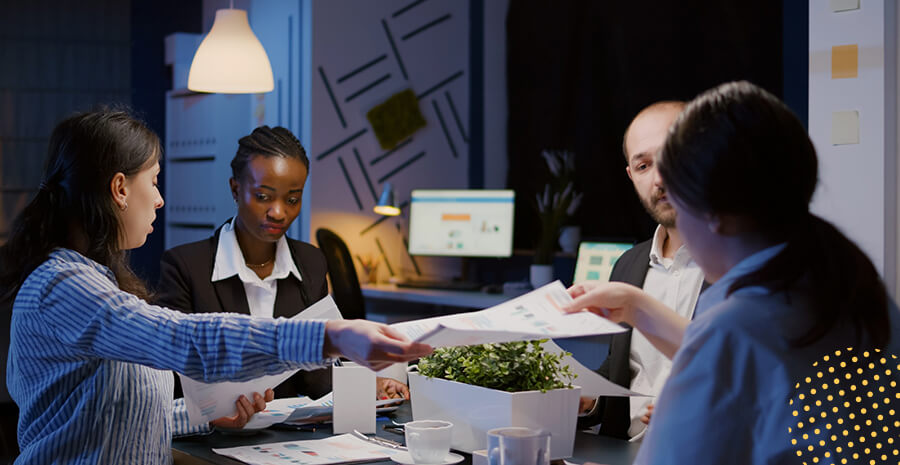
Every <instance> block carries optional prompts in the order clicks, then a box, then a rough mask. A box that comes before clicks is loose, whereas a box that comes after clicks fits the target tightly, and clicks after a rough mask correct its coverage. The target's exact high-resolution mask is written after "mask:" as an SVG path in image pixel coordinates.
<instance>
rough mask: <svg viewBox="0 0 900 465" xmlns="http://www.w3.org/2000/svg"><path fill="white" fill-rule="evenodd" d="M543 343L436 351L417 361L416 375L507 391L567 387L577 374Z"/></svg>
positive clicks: (570, 385) (447, 348)
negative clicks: (417, 369) (544, 346)
mask: <svg viewBox="0 0 900 465" xmlns="http://www.w3.org/2000/svg"><path fill="white" fill-rule="evenodd" d="M545 341H546V339H545V340H543V341H530V342H507V343H504V344H480V345H474V346H464V347H445V348H440V349H437V350H435V351H434V353H432V354H431V355H429V356H428V357H425V358H423V359H421V360H420V361H419V373H421V374H422V375H424V376H427V377H429V378H443V379H447V380H451V381H458V382H460V383H466V384H472V385H475V386H483V387H486V388H490V389H497V390H501V391H508V392H520V391H541V392H547V391H549V390H551V389H559V388H571V387H572V380H573V379H575V377H576V376H577V375H576V374H575V373H572V371H571V370H570V369H569V366H568V365H566V366H561V365H562V363H561V362H562V357H563V354H553V353H550V352H547V351H545V350H544V348H543V347H542V346H541V343H542V342H545ZM565 355H570V354H568V353H566V354H565Z"/></svg>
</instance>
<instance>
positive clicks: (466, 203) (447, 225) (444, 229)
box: [409, 189, 515, 257]
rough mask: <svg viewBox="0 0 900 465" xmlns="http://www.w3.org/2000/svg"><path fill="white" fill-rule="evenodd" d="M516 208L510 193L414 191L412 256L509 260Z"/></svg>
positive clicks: (410, 242)
mask: <svg viewBox="0 0 900 465" xmlns="http://www.w3.org/2000/svg"><path fill="white" fill-rule="evenodd" d="M514 206H515V192H513V191H511V190H431V189H416V190H413V191H412V195H411V198H410V207H409V253H410V254H413V255H440V256H453V257H509V256H510V255H512V243H513V207H514Z"/></svg>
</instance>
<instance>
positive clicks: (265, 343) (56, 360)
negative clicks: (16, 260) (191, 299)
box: [7, 249, 327, 464]
mask: <svg viewBox="0 0 900 465" xmlns="http://www.w3.org/2000/svg"><path fill="white" fill-rule="evenodd" d="M324 337H325V323H324V322H323V321H314V320H286V319H278V320H273V319H264V318H250V317H248V316H245V315H235V314H228V315H225V314H211V313H198V314H184V313H181V312H174V311H171V310H168V309H165V308H161V307H157V306H154V305H150V304H148V303H146V302H145V301H143V300H141V299H139V298H137V297H135V296H134V295H132V294H129V293H127V292H124V291H122V290H120V289H119V288H118V287H117V284H116V280H115V277H114V276H113V274H112V272H111V271H110V270H109V268H107V267H105V266H103V265H100V264H99V263H96V262H94V261H92V260H90V259H88V258H86V257H84V256H82V255H80V254H78V253H77V252H74V251H71V250H67V249H57V250H55V251H54V252H53V253H51V255H50V257H49V259H48V260H47V261H45V262H44V263H43V264H41V265H40V266H39V267H38V268H37V269H35V270H34V272H32V273H31V275H29V276H28V278H27V279H26V280H25V282H24V283H23V285H22V288H21V289H20V290H19V293H18V294H17V295H16V299H15V303H14V304H13V318H12V328H11V331H10V338H11V343H10V350H9V363H8V369H7V386H8V388H9V392H10V394H11V395H12V398H13V400H15V402H16V404H18V406H19V410H20V414H19V425H18V426H19V427H18V440H19V447H20V449H21V455H20V456H19V458H18V459H17V460H16V463H17V464H20V463H21V464H24V463H29V464H31V463H78V464H82V463H83V464H114V463H115V464H125V463H170V462H171V461H172V456H171V437H172V433H173V428H172V424H173V417H172V414H173V407H172V406H173V401H172V382H173V380H172V375H171V373H170V372H169V371H168V370H175V371H178V372H180V373H184V374H185V375H187V376H189V377H192V378H195V379H198V380H202V381H207V382H213V381H223V380H235V381H242V380H249V379H252V378H255V377H259V376H262V375H266V374H276V373H280V372H283V371H285V370H288V369H296V368H304V369H312V368H318V367H320V366H321V365H323V364H325V363H327V360H324V359H323V356H322V345H323V342H324Z"/></svg>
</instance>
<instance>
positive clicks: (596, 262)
mask: <svg viewBox="0 0 900 465" xmlns="http://www.w3.org/2000/svg"><path fill="white" fill-rule="evenodd" d="M632 245H634V244H631V243H626V242H590V241H583V242H582V243H581V244H580V245H579V246H578V258H577V259H576V260H575V277H574V278H573V279H572V284H579V283H583V282H585V281H603V282H606V281H609V275H610V273H612V269H613V265H615V264H616V260H618V259H619V257H620V256H621V255H622V254H623V253H625V251H626V250H628V249H630V248H631V247H632Z"/></svg>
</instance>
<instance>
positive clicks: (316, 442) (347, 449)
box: [213, 434, 405, 465]
mask: <svg viewBox="0 0 900 465" xmlns="http://www.w3.org/2000/svg"><path fill="white" fill-rule="evenodd" d="M213 452H215V453H217V454H219V455H224V456H226V457H231V458H233V459H237V460H240V461H242V462H245V463H247V464H250V465H269V464H272V463H273V462H277V463H304V464H323V465H324V464H331V463H354V462H371V461H375V460H384V459H387V458H389V457H391V456H392V455H393V454H397V453H401V452H405V451H400V450H396V449H391V448H388V447H385V446H380V445H378V444H375V443H373V442H368V441H364V440H362V439H360V438H358V437H356V436H354V435H352V434H342V435H340V436H332V437H330V438H325V439H312V440H307V441H288V442H275V443H271V444H259V445H256V446H242V447H229V448H227V449H213Z"/></svg>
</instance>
